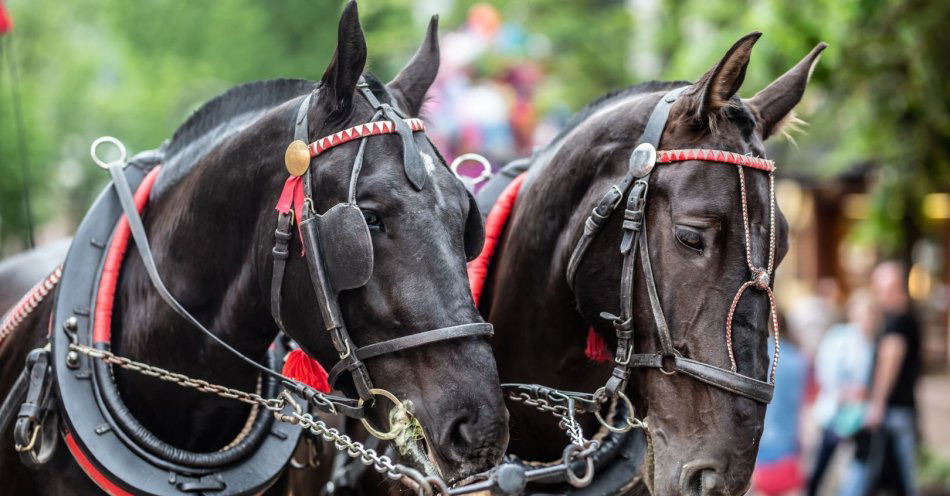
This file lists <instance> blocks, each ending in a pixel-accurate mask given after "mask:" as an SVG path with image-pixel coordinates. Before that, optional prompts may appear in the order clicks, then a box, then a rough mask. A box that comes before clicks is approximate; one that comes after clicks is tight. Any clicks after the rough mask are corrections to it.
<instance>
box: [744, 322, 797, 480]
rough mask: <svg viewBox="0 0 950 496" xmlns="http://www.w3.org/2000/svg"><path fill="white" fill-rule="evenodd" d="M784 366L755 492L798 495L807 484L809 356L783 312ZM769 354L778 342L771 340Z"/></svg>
mask: <svg viewBox="0 0 950 496" xmlns="http://www.w3.org/2000/svg"><path fill="white" fill-rule="evenodd" d="M779 329H780V333H779V336H780V337H779V346H780V348H779V349H780V350H781V354H782V355H781V358H780V359H779V362H780V363H781V366H780V367H778V369H777V370H776V372H775V391H774V392H773V393H772V402H771V403H770V404H769V408H768V409H767V410H766V411H765V424H764V426H763V428H762V439H761V441H760V443H759V454H758V457H757V458H756V461H755V463H756V466H755V472H754V473H753V475H752V491H753V492H752V494H760V495H767V496H778V495H782V494H798V493H799V492H800V491H801V490H802V489H803V488H804V486H805V483H804V477H803V476H802V472H801V442H800V439H801V434H800V432H799V418H800V413H801V410H802V406H803V402H804V399H805V390H806V388H807V386H808V375H809V363H808V357H807V356H806V355H805V354H804V353H803V352H802V350H801V347H800V345H799V340H798V339H797V338H798V336H797V335H796V333H795V332H794V329H792V328H789V327H788V326H787V325H786V321H785V318H784V316H783V315H782V314H779ZM768 349H769V356H772V353H773V352H774V350H775V341H774V340H773V339H771V338H770V339H769V346H768Z"/></svg>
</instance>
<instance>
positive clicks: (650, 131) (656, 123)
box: [631, 86, 689, 158]
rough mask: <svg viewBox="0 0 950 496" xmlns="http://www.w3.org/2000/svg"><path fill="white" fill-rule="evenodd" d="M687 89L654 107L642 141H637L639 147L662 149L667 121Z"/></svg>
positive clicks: (667, 97)
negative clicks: (661, 140)
mask: <svg viewBox="0 0 950 496" xmlns="http://www.w3.org/2000/svg"><path fill="white" fill-rule="evenodd" d="M687 88H689V86H681V87H679V88H676V89H675V90H671V91H670V92H668V93H667V94H665V95H663V97H662V98H660V101H659V102H657V104H656V106H655V107H653V112H652V113H650V119H649V120H648V121H647V125H646V126H645V127H644V128H643V133H642V134H641V135H640V140H639V141H637V144H638V145H640V144H643V143H649V144H651V145H653V148H656V149H657V150H659V149H660V139H661V138H662V137H663V130H664V129H666V120H667V119H669V117H670V109H672V108H673V104H674V103H676V100H677V99H678V98H679V96H680V95H681V94H682V93H683V92H684V91H686V89H687ZM631 158H632V156H631Z"/></svg>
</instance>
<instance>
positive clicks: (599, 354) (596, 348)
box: [584, 327, 610, 363]
mask: <svg viewBox="0 0 950 496" xmlns="http://www.w3.org/2000/svg"><path fill="white" fill-rule="evenodd" d="M584 355H586V356H587V358H588V359H589V360H590V361H592V362H597V363H606V362H608V361H610V354H609V353H607V343H606V342H604V338H602V337H600V334H597V331H595V330H594V328H593V327H589V328H588V329H587V348H585V349H584Z"/></svg>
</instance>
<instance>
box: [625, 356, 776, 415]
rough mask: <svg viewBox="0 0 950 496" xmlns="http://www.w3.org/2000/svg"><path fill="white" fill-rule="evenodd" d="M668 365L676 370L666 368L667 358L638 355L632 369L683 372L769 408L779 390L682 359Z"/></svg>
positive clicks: (769, 385)
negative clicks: (774, 393)
mask: <svg viewBox="0 0 950 496" xmlns="http://www.w3.org/2000/svg"><path fill="white" fill-rule="evenodd" d="M666 364H667V365H672V368H673V370H666V369H665V368H664V357H663V355H656V354H638V355H633V357H632V358H631V360H630V366H632V367H645V368H656V369H661V370H665V371H666V372H670V373H671V372H674V371H675V372H682V373H684V374H686V375H688V376H690V377H692V378H694V379H697V380H699V381H702V382H705V383H706V384H709V385H711V386H715V387H717V388H719V389H723V390H725V391H729V392H730V393H734V394H738V395H740V396H744V397H746V398H749V399H752V400H755V401H758V402H759V403H764V404H768V403H769V402H770V401H772V392H773V390H774V389H775V388H774V386H773V385H772V384H769V383H768V382H764V381H760V380H758V379H753V378H752V377H749V376H746V375H742V374H739V373H736V372H733V371H731V370H728V369H724V368H720V367H716V366H715V365H710V364H708V363H704V362H700V361H697V360H693V359H691V358H686V357H683V356H679V355H675V356H673V357H671V358H669V359H668V360H667V362H666Z"/></svg>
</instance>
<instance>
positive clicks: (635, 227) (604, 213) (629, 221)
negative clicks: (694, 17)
mask: <svg viewBox="0 0 950 496" xmlns="http://www.w3.org/2000/svg"><path fill="white" fill-rule="evenodd" d="M686 88H688V86H684V87H681V88H677V89H674V90H672V91H670V92H668V93H667V94H665V95H664V96H663V97H662V98H660V101H659V102H658V103H657V104H656V106H655V107H653V111H652V112H651V113H650V118H649V120H648V121H647V124H646V126H645V127H644V129H643V133H642V134H641V136H640V139H639V142H638V146H639V145H640V144H643V143H649V144H651V145H653V148H654V151H653V154H652V155H647V156H644V152H642V151H640V150H637V151H635V152H634V153H632V154H631V155H630V159H629V165H628V168H627V173H626V175H625V176H624V177H623V179H622V180H621V181H620V182H619V183H618V184H616V185H614V186H612V187H611V188H610V189H609V190H608V191H607V193H606V194H605V195H604V197H603V198H601V200H600V202H598V204H597V206H596V207H594V210H593V211H592V212H591V215H590V216H589V217H588V218H587V221H586V222H585V224H584V233H583V235H582V236H581V239H580V240H579V241H578V243H577V245H576V247H575V248H574V252H573V253H571V258H570V260H569V261H568V268H567V279H568V284H569V285H571V287H572V288H573V286H574V277H575V276H576V273H577V268H578V266H579V264H580V262H581V260H582V259H583V258H584V254H585V253H586V252H587V249H588V248H589V247H590V243H591V242H592V241H593V239H594V238H595V237H596V236H597V234H598V233H599V232H600V231H601V229H603V226H604V225H605V224H606V223H607V219H609V218H610V216H611V214H613V212H614V210H616V208H617V207H618V206H619V205H620V202H621V201H622V200H623V195H624V194H626V193H627V189H628V188H630V185H631V184H633V188H632V189H631V190H630V194H629V196H628V197H627V205H626V208H625V209H624V221H623V227H622V228H623V238H622V241H621V243H620V253H621V254H622V255H623V269H622V271H621V276H620V315H612V314H610V313H607V312H604V313H601V317H603V318H605V319H609V320H611V321H613V325H614V329H615V332H616V334H617V350H616V352H615V354H614V364H615V366H614V369H613V371H612V372H611V377H610V379H608V380H607V384H606V385H605V386H604V387H605V390H606V393H607V394H608V395H609V396H611V397H614V396H616V394H617V393H618V392H619V391H622V390H623V388H624V387H625V385H626V382H627V380H628V379H629V378H630V359H631V357H632V355H633V352H634V345H633V333H634V329H633V312H634V309H633V297H634V291H633V289H634V288H633V282H634V271H635V267H636V256H637V251H638V250H637V248H638V246H637V245H639V251H640V252H641V258H642V259H643V260H642V263H644V272H645V274H647V291H648V292H649V293H650V303H651V306H652V307H653V308H652V310H653V315H654V319H655V320H656V325H657V330H658V332H659V335H660V344H661V347H662V352H663V356H672V355H673V353H674V350H673V342H672V341H673V340H672V338H670V331H669V327H668V326H667V324H666V318H665V317H664V316H663V310H662V308H661V307H660V305H659V298H657V297H656V284H655V282H654V281H653V271H652V268H651V267H650V262H649V253H648V251H647V249H646V236H645V233H644V232H643V224H644V221H645V209H646V196H647V191H648V188H649V180H650V173H651V172H652V170H653V164H654V162H655V160H656V155H655V149H656V147H657V146H658V145H659V141H660V137H661V136H662V135H663V129H664V128H665V127H666V121H667V119H668V118H669V115H670V109H672V108H673V104H674V103H676V100H677V98H679V95H680V94H681V93H682V92H683V91H685V90H686ZM644 254H645V255H644Z"/></svg>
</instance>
